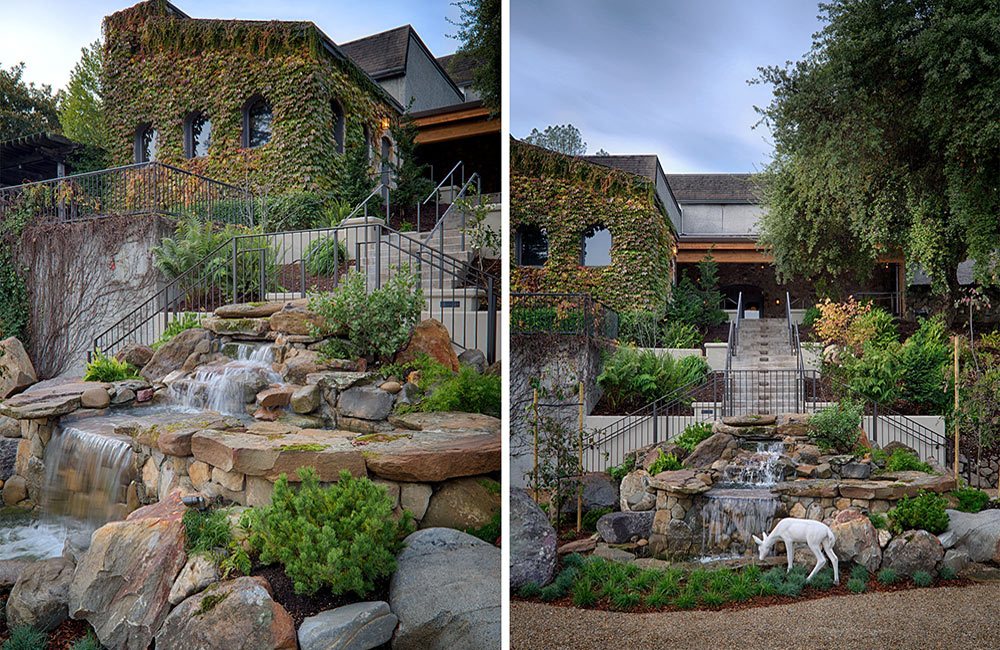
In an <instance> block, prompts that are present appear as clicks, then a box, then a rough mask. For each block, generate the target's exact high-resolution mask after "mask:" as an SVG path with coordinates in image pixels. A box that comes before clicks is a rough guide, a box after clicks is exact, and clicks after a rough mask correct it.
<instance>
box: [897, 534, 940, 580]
mask: <svg viewBox="0 0 1000 650" xmlns="http://www.w3.org/2000/svg"><path fill="white" fill-rule="evenodd" d="M942 558H944V547H943V546H942V545H941V541H940V540H939V539H938V538H937V536H935V535H932V534H931V533H929V532H927V531H926V530H908V531H906V532H905V533H903V534H902V535H899V536H897V537H895V538H894V539H893V540H892V541H891V542H889V545H888V546H887V547H886V548H885V551H884V552H883V554H882V568H883V569H893V570H895V571H896V573H898V574H899V575H903V576H912V575H913V574H914V573H915V572H917V571H926V572H927V573H930V574H931V575H935V574H936V573H937V565H938V562H940V561H941V560H942Z"/></svg>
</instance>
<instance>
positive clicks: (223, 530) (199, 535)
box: [181, 508, 232, 553]
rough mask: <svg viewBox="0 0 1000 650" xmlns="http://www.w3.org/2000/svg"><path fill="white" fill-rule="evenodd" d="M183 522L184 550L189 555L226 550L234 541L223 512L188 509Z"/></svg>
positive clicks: (182, 519)
mask: <svg viewBox="0 0 1000 650" xmlns="http://www.w3.org/2000/svg"><path fill="white" fill-rule="evenodd" d="M181 521H182V523H183V524H184V548H185V549H186V550H187V552H188V553H203V552H207V551H212V550H214V549H217V548H226V547H227V546H229V542H230V541H231V540H232V532H231V531H230V529H229V519H228V518H227V517H226V513H225V512H224V511H222V510H197V509H195V508H188V509H187V510H185V511H184V516H183V517H182V518H181Z"/></svg>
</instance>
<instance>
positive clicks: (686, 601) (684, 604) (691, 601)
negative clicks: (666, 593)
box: [674, 590, 698, 609]
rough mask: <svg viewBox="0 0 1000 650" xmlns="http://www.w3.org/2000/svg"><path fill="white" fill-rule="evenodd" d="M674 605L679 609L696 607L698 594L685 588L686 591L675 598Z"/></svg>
mask: <svg viewBox="0 0 1000 650" xmlns="http://www.w3.org/2000/svg"><path fill="white" fill-rule="evenodd" d="M674 606H675V607H677V608H678V609H694V608H695V607H697V606H698V596H697V595H695V594H693V593H691V592H690V591H686V590H685V591H684V593H682V594H681V595H680V596H678V597H677V598H676V599H674Z"/></svg>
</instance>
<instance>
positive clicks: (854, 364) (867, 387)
mask: <svg viewBox="0 0 1000 650" xmlns="http://www.w3.org/2000/svg"><path fill="white" fill-rule="evenodd" d="M862 349H863V352H862V353H861V354H856V353H854V352H853V351H850V350H847V351H845V352H844V354H843V355H841V368H840V369H839V370H838V371H837V374H839V375H840V378H841V380H842V381H843V382H844V383H845V384H846V385H847V386H848V388H850V390H851V391H852V392H853V393H855V394H860V395H862V396H864V397H865V398H867V399H870V400H872V401H874V402H877V403H879V404H891V403H893V402H895V401H896V400H898V399H899V398H900V396H901V395H902V392H901V391H902V387H901V385H900V382H901V381H902V378H903V371H902V368H901V367H900V365H899V350H900V345H899V344H898V343H893V344H890V345H889V346H888V347H878V346H876V345H874V344H872V343H865V344H864V346H863V348H862Z"/></svg>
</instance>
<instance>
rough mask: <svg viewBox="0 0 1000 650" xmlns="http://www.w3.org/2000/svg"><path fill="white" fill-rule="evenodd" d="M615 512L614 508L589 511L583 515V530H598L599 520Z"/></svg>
mask: <svg viewBox="0 0 1000 650" xmlns="http://www.w3.org/2000/svg"><path fill="white" fill-rule="evenodd" d="M614 511H615V509H614V508H594V509H593V510H588V511H587V512H585V513H583V521H582V522H581V524H582V525H583V529H584V530H589V531H595V530H597V520H598V519H600V518H601V517H603V516H604V515H606V514H608V513H611V512H614ZM564 561H565V560H564Z"/></svg>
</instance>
